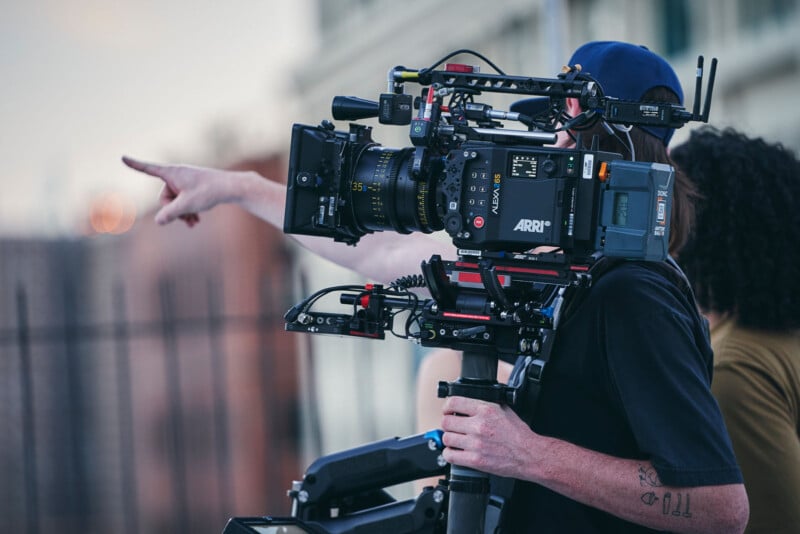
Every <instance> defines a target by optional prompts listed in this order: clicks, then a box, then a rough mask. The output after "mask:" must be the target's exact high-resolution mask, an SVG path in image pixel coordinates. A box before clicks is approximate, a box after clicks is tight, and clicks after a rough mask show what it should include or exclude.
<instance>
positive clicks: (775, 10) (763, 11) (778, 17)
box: [739, 0, 800, 28]
mask: <svg viewBox="0 0 800 534" xmlns="http://www.w3.org/2000/svg"><path fill="white" fill-rule="evenodd" d="M798 4H800V1H798V0H758V2H754V1H752V0H739V26H741V27H742V28H756V27H758V26H761V25H763V24H765V23H770V22H773V23H774V22H781V21H782V20H787V15H789V14H791V13H792V12H794V11H796V10H797V7H798Z"/></svg>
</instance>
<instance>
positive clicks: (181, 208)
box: [122, 156, 447, 282]
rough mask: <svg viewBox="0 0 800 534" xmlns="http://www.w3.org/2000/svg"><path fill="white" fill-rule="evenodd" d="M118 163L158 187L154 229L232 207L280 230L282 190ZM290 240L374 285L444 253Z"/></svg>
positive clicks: (253, 179)
mask: <svg viewBox="0 0 800 534" xmlns="http://www.w3.org/2000/svg"><path fill="white" fill-rule="evenodd" d="M122 161H123V162H124V163H125V164H126V165H127V166H128V167H130V168H132V169H135V170H137V171H140V172H143V173H145V174H149V175H150V176H154V177H156V178H160V179H161V180H163V181H164V188H163V190H162V192H161V197H160V203H161V209H160V210H159V211H158V213H156V217H155V220H156V222H157V223H158V224H169V223H171V222H172V221H174V220H176V219H181V220H183V221H184V222H186V224H188V225H189V226H190V227H192V226H194V225H195V224H197V223H198V222H199V220H200V218H199V213H200V212H203V211H207V210H210V209H211V208H213V207H214V206H216V205H218V204H236V205H238V206H240V207H242V208H243V209H245V210H246V211H248V212H250V213H251V214H253V215H255V216H256V217H258V218H260V219H262V220H264V221H266V222H267V223H269V224H271V225H272V226H274V227H276V228H279V229H282V228H283V214H284V205H285V201H286V186H284V185H283V184H280V183H278V182H275V181H273V180H268V179H266V178H264V177H263V176H261V175H260V174H258V173H256V172H252V171H227V170H220V169H211V168H206V167H195V166H191V165H161V164H157V163H147V162H144V161H140V160H137V159H134V158H131V157H128V156H124V157H123V158H122ZM292 237H293V238H294V239H295V240H296V241H298V242H299V243H300V244H302V245H303V246H304V247H306V248H308V249H309V250H311V251H312V252H315V253H317V254H319V255H320V256H322V257H324V258H326V259H328V260H331V261H333V262H334V263H337V264H339V265H341V266H343V267H346V268H349V269H352V270H354V271H356V272H358V273H359V274H362V275H363V276H365V277H367V278H370V279H373V280H377V281H380V282H391V281H392V280H395V279H397V278H399V277H401V276H405V275H409V274H418V273H419V265H420V262H421V261H422V260H424V259H428V258H430V256H432V255H433V254H439V253H442V252H445V253H446V248H447V247H446V246H444V245H443V244H442V243H441V242H440V241H439V240H437V239H435V238H433V237H431V236H429V235H426V234H421V233H414V234H410V235H398V234H396V233H393V232H376V233H374V234H368V235H366V236H364V237H363V238H362V239H361V241H359V243H358V246H356V247H351V246H348V245H345V244H344V243H337V242H335V241H333V239H328V238H324V237H314V236H303V235H292ZM443 249H444V250H443Z"/></svg>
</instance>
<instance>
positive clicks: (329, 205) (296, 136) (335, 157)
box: [225, 50, 716, 534]
mask: <svg viewBox="0 0 800 534" xmlns="http://www.w3.org/2000/svg"><path fill="white" fill-rule="evenodd" d="M459 53H470V54H474V55H475V56H478V57H479V58H481V59H482V60H483V61H484V62H486V63H488V64H489V65H490V66H491V67H492V68H494V69H495V70H496V71H497V72H496V73H495V74H484V73H480V72H479V71H478V69H477V67H472V66H468V65H463V64H447V65H446V66H445V67H444V68H442V69H439V68H438V67H439V66H440V65H442V64H443V63H444V62H445V61H447V60H448V59H449V58H450V57H452V56H454V55H456V54H459ZM715 70H716V59H714V60H713V61H712V63H711V69H710V74H709V84H708V90H707V92H706V98H705V104H704V106H703V111H702V112H701V111H700V100H701V91H702V78H703V58H702V57H700V58H699V59H698V65H697V77H696V86H695V102H694V109H693V110H692V111H687V110H686V109H684V108H683V107H682V106H680V105H677V104H669V103H663V102H657V103H656V102H630V101H623V100H619V99H617V98H615V97H614V95H607V94H605V93H604V91H603V88H602V86H601V85H600V84H599V83H598V82H597V81H596V80H594V79H593V78H592V76H591V73H590V72H582V71H581V70H580V68H579V67H578V66H568V67H566V68H565V69H564V71H563V72H562V73H561V74H560V75H558V76H557V77H556V78H530V77H521V76H509V75H507V74H505V73H503V72H502V71H501V70H500V69H498V68H497V67H495V66H494V64H492V63H491V61H489V60H487V59H486V58H484V57H483V56H481V55H480V54H477V53H475V52H471V51H466V50H459V51H457V52H454V53H453V54H451V55H450V56H448V57H445V58H443V59H442V60H441V61H439V62H437V63H435V64H434V65H433V66H431V67H429V68H425V69H419V70H414V69H407V68H404V67H395V68H393V69H391V70H390V71H389V74H388V90H387V92H386V93H384V94H381V95H380V98H379V100H378V101H377V102H373V101H369V100H363V99H360V98H354V97H341V96H339V97H335V98H334V99H333V106H332V112H333V118H334V119H336V120H346V121H356V120H359V119H364V118H374V117H377V119H378V121H379V122H380V123H381V124H391V125H410V139H411V145H412V146H410V147H406V148H387V147H383V146H381V145H380V144H378V143H376V142H375V141H373V139H372V133H371V128H370V127H368V126H365V125H362V124H358V123H351V124H350V125H349V129H348V131H340V130H337V129H336V128H335V126H334V125H333V124H332V123H331V122H329V121H323V122H322V123H321V124H320V125H319V126H308V125H303V124H295V125H294V127H293V129H292V144H291V155H290V162H289V176H288V185H287V198H286V214H285V219H284V231H285V232H286V233H291V234H307V235H316V236H325V237H329V238H332V239H334V240H336V241H341V242H345V243H347V244H350V245H356V244H357V243H358V241H359V240H360V239H361V238H362V237H363V236H364V235H365V234H369V233H372V232H376V231H392V232H397V233H411V232H426V233H429V232H434V231H438V230H445V231H446V232H447V233H448V234H449V235H450V237H451V238H452V242H453V244H454V245H455V246H456V247H457V254H458V259H456V260H454V261H445V260H442V258H441V257H439V256H433V257H432V258H430V259H429V260H428V261H422V262H421V270H422V274H421V275H416V274H415V275H410V276H408V277H405V278H402V279H400V280H397V281H395V282H394V283H392V284H391V285H389V286H388V287H384V286H382V285H378V284H371V285H364V286H336V287H331V288H326V289H323V290H320V291H318V292H316V293H314V294H313V295H311V296H309V297H308V298H306V299H304V300H303V301H301V302H300V303H298V304H296V305H295V306H293V307H292V308H291V309H290V310H289V311H288V312H287V313H286V315H285V319H286V328H287V330H290V331H296V332H306V333H327V334H336V335H348V336H361V337H368V338H375V339H383V338H384V337H385V333H386V332H387V331H388V332H390V333H392V334H394V335H397V336H399V337H404V338H408V339H412V340H415V341H417V342H419V343H421V344H422V345H423V346H431V347H449V348H453V349H457V350H462V351H464V355H463V359H462V369H461V378H459V379H458V380H457V381H455V382H450V383H447V382H443V383H441V384H440V387H439V395H440V396H448V395H461V396H469V397H474V398H480V399H484V400H488V401H492V402H498V403H505V404H508V405H511V406H512V407H514V408H515V409H517V408H516V407H517V406H521V405H525V406H528V407H529V406H530V402H531V399H533V400H534V401H535V396H536V394H537V392H538V388H539V381H540V380H541V378H542V376H543V375H544V368H545V365H546V363H547V359H548V358H549V354H550V349H551V347H552V343H553V339H554V337H555V332H556V328H557V325H558V321H559V317H560V314H561V312H562V308H564V307H566V305H567V304H568V303H569V301H570V299H571V297H572V295H573V294H575V291H577V290H578V289H579V288H582V287H587V286H589V285H590V284H591V281H592V277H593V276H594V275H595V274H596V273H597V272H599V269H600V267H599V266H600V265H601V264H602V263H603V262H602V261H601V259H602V258H603V257H606V258H620V259H628V260H643V261H662V260H664V259H666V258H667V256H668V245H669V226H670V211H671V205H672V187H673V179H674V170H673V169H672V168H671V167H670V166H668V165H665V164H660V163H652V162H638V161H625V160H623V157H622V155H620V154H617V153H611V152H604V151H601V150H599V149H598V142H597V137H596V136H595V137H593V138H592V139H583V138H582V136H581V135H580V134H578V135H577V138H576V139H575V141H576V142H575V148H569V149H566V148H557V147H555V146H553V145H554V144H555V142H556V139H557V132H559V131H564V132H567V131H571V130H573V129H576V128H580V127H590V126H592V125H594V124H595V123H600V124H601V125H604V127H605V128H610V126H609V124H611V125H614V124H621V125H629V126H630V125H634V126H635V125H638V126H653V127H662V128H679V127H681V126H683V125H684V124H685V123H687V122H689V121H703V122H706V121H707V120H708V113H709V107H710V103H711V94H712V89H713V82H714V75H715ZM409 83H415V84H419V85H420V86H421V91H420V94H419V95H418V96H416V97H415V96H413V95H412V94H408V93H406V92H405V86H406V84H409ZM483 93H505V94H513V95H532V96H538V97H541V98H540V100H539V101H538V103H539V104H540V105H539V110H538V111H536V112H530V111H527V112H526V113H523V112H521V111H519V110H516V109H515V106H512V108H511V110H509V111H505V110H499V109H494V108H493V107H492V106H490V105H488V104H484V103H480V102H478V101H477V100H476V99H477V98H478V97H479V96H480V95H482V94H483ZM568 98H575V99H577V100H578V101H579V102H580V104H581V108H582V109H583V110H585V111H583V112H582V113H581V114H580V115H578V116H576V117H570V116H568V115H566V113H565V109H566V99H568ZM527 109H528V108H526V110H527ZM506 123H516V124H517V125H518V126H517V127H516V128H514V129H512V128H506V127H505V125H506ZM585 142H587V143H588V147H587V146H585V144H584V143H585ZM422 286H424V287H426V288H427V289H428V291H429V292H430V298H421V297H420V296H418V295H417V293H415V292H413V291H411V289H412V288H414V287H422ZM573 290H574V291H573ZM331 293H339V294H340V297H339V299H340V303H341V304H344V305H345V306H346V307H347V309H348V311H347V312H346V313H328V312H321V311H317V310H315V309H314V304H315V303H316V302H317V301H318V300H319V299H320V298H322V297H324V296H326V295H328V294H331ZM401 313H402V314H406V319H405V322H404V325H403V326H402V327H400V331H399V332H398V327H397V326H396V325H395V319H396V318H397V316H398V315H399V314H401ZM498 359H503V360H506V361H509V362H512V363H514V364H515V368H514V372H513V373H512V375H511V379H510V380H509V383H508V384H498V383H497V382H496V381H495V376H496V371H497V360H498ZM520 399H525V402H520ZM520 415H523V414H522V413H521V414H520ZM442 449H443V445H442V443H441V433H440V432H438V431H433V432H429V433H427V434H422V435H419V436H413V437H410V438H404V439H398V438H394V439H389V440H385V441H380V442H377V443H373V444H369V445H365V446H363V447H359V448H357V449H353V450H351V451H344V452H341V453H337V454H334V455H330V456H326V457H323V458H320V459H318V460H317V461H316V462H314V464H312V466H310V467H309V469H308V470H307V471H306V474H305V476H304V477H303V480H301V481H297V482H295V484H294V486H293V488H292V489H291V491H290V492H289V494H290V496H291V498H292V502H293V511H292V516H291V517H288V518H265V517H260V518H258V517H256V518H233V519H231V521H230V522H229V523H228V526H227V527H226V529H225V532H226V533H227V534H233V533H239V532H241V533H244V532H248V533H252V532H262V533H278V532H315V533H334V532H335V533H345V532H366V531H370V532H408V533H412V532H415V533H416V532H420V533H422V532H431V533H433V532H437V533H438V532H448V533H462V532H493V531H494V526H495V525H496V524H497V521H498V518H499V517H500V515H501V513H502V506H503V496H502V493H503V492H502V491H499V492H498V491H495V490H496V488H495V486H494V483H492V484H490V483H489V479H488V477H487V476H486V475H484V474H482V473H477V472H475V471H472V470H469V469H464V468H460V467H459V466H447V465H446V464H445V463H444V462H443V461H442V460H441V451H442ZM433 475H446V476H445V478H443V479H442V480H441V481H440V483H439V484H438V485H437V486H436V487H435V488H426V489H425V490H424V491H423V492H422V494H420V495H419V496H418V497H417V498H416V499H412V500H409V501H403V502H397V501H394V500H393V499H392V498H391V497H390V496H389V495H388V493H386V492H385V491H384V488H386V487H387V486H390V485H394V484H398V483H400V482H407V481H411V480H415V479H418V478H423V477H427V476H433Z"/></svg>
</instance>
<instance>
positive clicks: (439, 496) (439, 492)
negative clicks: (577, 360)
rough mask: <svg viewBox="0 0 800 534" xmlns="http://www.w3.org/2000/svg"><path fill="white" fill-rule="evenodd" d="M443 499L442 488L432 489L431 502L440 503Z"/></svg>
mask: <svg viewBox="0 0 800 534" xmlns="http://www.w3.org/2000/svg"><path fill="white" fill-rule="evenodd" d="M443 500H444V492H443V491H442V490H438V489H437V490H434V492H433V502H435V503H440V502H442V501H443Z"/></svg>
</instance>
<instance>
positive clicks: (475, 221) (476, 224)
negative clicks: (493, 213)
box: [472, 216, 486, 228]
mask: <svg viewBox="0 0 800 534" xmlns="http://www.w3.org/2000/svg"><path fill="white" fill-rule="evenodd" d="M485 223H486V221H484V220H483V217H481V216H478V217H475V218H474V219H473V220H472V226H474V227H475V228H483V225H484V224H485Z"/></svg>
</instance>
